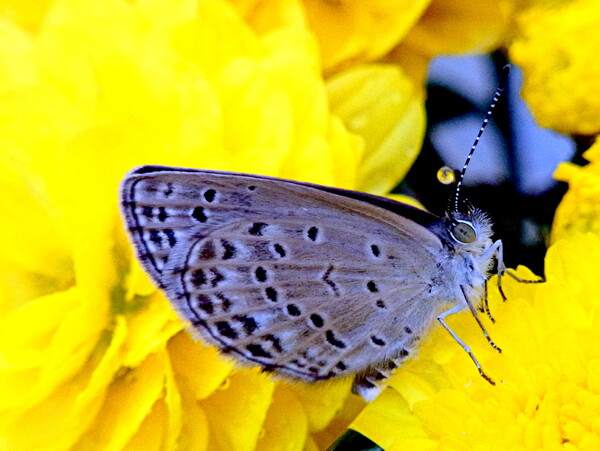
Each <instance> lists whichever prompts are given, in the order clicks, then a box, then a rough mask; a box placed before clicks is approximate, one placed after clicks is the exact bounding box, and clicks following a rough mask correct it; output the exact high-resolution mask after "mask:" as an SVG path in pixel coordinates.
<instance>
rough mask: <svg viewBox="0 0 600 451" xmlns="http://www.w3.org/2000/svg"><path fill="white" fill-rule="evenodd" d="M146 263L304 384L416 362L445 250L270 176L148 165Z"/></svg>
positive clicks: (196, 309)
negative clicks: (413, 352)
mask: <svg viewBox="0 0 600 451" xmlns="http://www.w3.org/2000/svg"><path fill="white" fill-rule="evenodd" d="M122 197H123V209H124V216H125V218H126V220H127V224H128V226H129V229H130V233H131V236H132V237H133V240H134V242H135V245H136V249H137V250H138V254H139V256H140V259H141V260H142V262H143V263H144V266H145V267H146V269H147V270H148V272H149V273H150V274H151V275H152V277H153V278H154V280H155V281H156V282H157V283H158V284H159V285H160V286H161V287H163V288H164V289H165V290H166V292H167V295H168V297H169V299H170V300H171V302H172V303H173V304H174V306H175V307H176V308H177V310H178V311H179V312H180V313H181V315H182V316H183V317H184V318H185V319H186V320H187V321H189V322H190V323H192V325H193V326H194V328H195V329H196V330H197V332H198V333H199V335H200V336H201V337H202V338H204V339H206V340H207V341H209V342H211V343H213V344H215V345H216V346H218V347H219V348H220V349H221V350H223V351H225V352H228V353H230V354H231V355H232V356H234V357H237V358H238V359H239V360H241V361H243V362H246V363H255V364H259V365H261V366H262V367H263V368H265V369H269V370H273V371H275V372H278V373H280V374H284V375H287V376H291V377H295V378H300V379H304V380H320V379H328V378H331V377H335V376H340V375H346V374H355V373H359V372H363V373H364V372H366V373H365V374H368V371H369V368H370V367H372V366H373V365H376V364H379V365H380V366H381V364H382V362H387V361H388V360H390V359H398V358H402V357H403V356H406V355H407V354H408V353H409V352H410V349H411V348H412V346H413V344H414V342H415V341H416V339H417V338H418V336H419V334H420V333H421V332H422V329H423V328H424V327H426V326H427V325H428V324H429V323H430V321H431V319H432V317H433V315H434V314H435V313H434V311H435V307H436V306H435V305H433V303H426V302H421V301H419V302H417V301H418V300H419V298H420V297H422V296H423V295H424V294H425V293H426V292H427V289H428V284H430V282H431V278H430V277H428V276H431V275H432V274H434V273H435V271H436V260H435V253H436V252H437V251H438V249H439V247H440V246H441V244H440V243H439V239H438V238H437V237H435V235H433V234H432V233H431V232H429V231H428V230H427V229H426V228H424V227H422V226H420V225H419V224H417V223H415V222H413V221H410V220H408V219H405V218H403V217H401V216H398V215H397V214H394V213H391V212H389V211H387V210H385V209H382V208H379V207H377V206H374V205H372V204H370V203H367V202H362V201H361V200H360V199H356V198H349V197H345V196H341V195H338V194H335V193H331V192H327V191H323V190H320V189H319V188H318V187H314V186H308V185H302V184H299V183H297V182H287V181H282V180H278V179H270V178H267V177H259V176H249V175H244V174H230V173H221V172H212V171H188V170H178V169H166V168H160V169H159V170H156V171H153V170H152V169H151V168H142V169H141V170H138V171H134V172H133V173H132V174H131V175H130V176H129V177H128V178H127V179H126V181H125V182H124V184H123V186H122Z"/></svg>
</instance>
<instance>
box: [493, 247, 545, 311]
mask: <svg viewBox="0 0 600 451" xmlns="http://www.w3.org/2000/svg"><path fill="white" fill-rule="evenodd" d="M486 255H489V256H494V257H495V258H496V261H497V265H498V277H497V279H496V281H497V283H498V291H499V292H500V296H502V301H504V302H506V300H507V297H506V295H505V294H504V290H503V289H502V276H503V275H504V274H508V275H509V276H510V277H512V278H513V279H515V280H516V281H517V282H519V283H544V282H545V281H546V278H545V277H541V278H540V279H535V280H527V279H522V278H520V277H519V276H517V275H516V274H515V273H514V272H512V271H511V270H510V269H508V268H507V267H506V266H505V265H504V248H503V246H502V241H500V240H498V241H496V242H495V243H494V244H493V245H491V246H490V248H489V249H488V250H487V251H486ZM485 302H486V304H487V296H486V301H485Z"/></svg>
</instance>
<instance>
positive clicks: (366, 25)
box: [230, 0, 524, 84]
mask: <svg viewBox="0 0 600 451" xmlns="http://www.w3.org/2000/svg"><path fill="white" fill-rule="evenodd" d="M230 2H231V4H233V5H235V7H236V8H237V10H238V11H240V13H241V14H242V15H243V16H244V18H245V19H246V21H247V22H248V23H249V24H250V25H251V26H252V27H253V28H254V29H255V30H256V31H257V32H259V33H263V32H265V31H269V30H271V29H272V28H273V27H274V26H283V25H285V26H286V27H300V28H302V27H308V28H309V29H310V30H311V31H312V32H313V33H314V34H315V36H316V39H317V41H318V44H319V49H320V53H321V64H322V67H323V69H324V71H325V73H327V74H332V73H336V72H338V71H340V70H342V69H344V68H347V67H350V66H355V65H357V64H360V63H365V62H373V61H378V60H379V61H382V60H385V61H393V62H394V63H397V64H399V65H400V66H401V67H402V68H403V70H404V71H405V72H406V73H407V74H408V75H409V76H410V77H411V78H412V79H413V80H415V81H416V82H417V83H419V84H422V83H424V80H425V75H426V72H427V65H428V64H429V61H430V59H431V58H432V57H434V56H436V55H440V54H448V53H465V52H470V53H481V52H485V51H490V50H493V49H495V48H496V47H498V46H500V45H501V44H502V43H503V42H504V41H505V40H506V39H507V37H509V36H510V30H511V27H512V25H513V21H514V15H515V13H516V11H518V10H520V9H521V8H522V3H524V2H522V1H520V0H503V1H500V2H491V3H487V4H485V6H484V7H482V6H481V5H480V4H479V3H475V2H471V1H468V0H452V1H448V0H433V1H432V0H418V1H414V0H413V1H409V0H377V1H368V2H366V1H361V0H336V1H331V0H303V1H301V0H285V1H280V0H279V1H267V2H265V1H258V0H230Z"/></svg>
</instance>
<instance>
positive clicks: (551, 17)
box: [510, 0, 600, 135]
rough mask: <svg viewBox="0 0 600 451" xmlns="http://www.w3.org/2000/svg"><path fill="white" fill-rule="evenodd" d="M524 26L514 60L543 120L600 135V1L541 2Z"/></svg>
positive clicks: (525, 18) (513, 48) (525, 17)
mask: <svg viewBox="0 0 600 451" xmlns="http://www.w3.org/2000/svg"><path fill="white" fill-rule="evenodd" d="M519 24H520V34H519V37H518V38H517V39H516V40H515V42H514V43H513V44H512V45H511V46H510V58H511V60H512V61H514V62H515V63H516V64H518V65H520V66H521V68H522V69H523V73H524V84H523V91H522V95H523V98H524V99H525V101H526V102H527V104H528V105H529V107H530V108H531V111H532V112H533V115H534V116H535V118H536V120H537V121H538V123H539V124H540V125H541V126H542V127H549V128H553V129H554V130H556V131H559V132H561V133H566V134H581V135H593V134H597V133H598V132H599V131H600V114H598V112H599V111H600V96H598V88H597V80H598V78H599V77H600V61H599V60H598V55H597V52H598V48H599V47H600V35H599V34H598V33H597V30H598V27H599V26H600V4H598V2H596V1H594V0H576V1H572V2H540V4H539V5H536V6H535V7H532V8H531V9H529V10H527V11H526V12H524V13H523V14H522V16H521V17H520V20H519ZM549 30H551V32H549Z"/></svg>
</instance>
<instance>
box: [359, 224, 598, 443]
mask: <svg viewBox="0 0 600 451" xmlns="http://www.w3.org/2000/svg"><path fill="white" fill-rule="evenodd" d="M599 267H600V239H599V238H598V236H597V235H592V234H580V233H572V234H570V236H569V237H567V238H565V239H561V240H559V241H557V242H556V243H555V244H554V245H553V246H552V247H551V248H550V249H549V251H548V255H547V258H546V275H547V279H548V280H547V282H546V283H544V284H532V285H531V284H519V283H518V282H516V281H514V280H512V279H510V278H509V277H506V279H503V286H504V288H505V290H506V294H507V297H508V301H507V302H506V303H502V302H501V301H500V300H499V299H498V295H497V294H496V290H491V292H490V295H492V294H494V295H493V296H492V297H491V299H490V301H491V307H492V313H493V315H494V317H495V319H496V323H495V324H494V325H490V324H489V322H488V325H487V328H488V331H489V332H490V334H491V335H492V338H493V339H494V340H495V342H496V343H497V344H498V345H499V346H501V348H502V351H503V352H502V354H498V353H497V352H495V351H494V350H492V349H491V348H490V347H489V345H488V344H487V342H486V341H485V340H484V339H483V337H482V335H481V333H480V331H479V329H478V328H477V326H476V324H475V322H474V320H473V318H472V317H471V316H470V314H469V313H465V314H461V315H460V316H459V317H457V318H454V321H453V323H452V327H453V329H454V330H455V331H460V332H459V333H460V335H461V337H462V338H463V339H464V341H465V342H466V343H468V344H469V345H470V346H472V349H473V352H474V353H475V355H476V356H477V358H478V359H479V360H480V362H481V363H482V366H483V368H484V369H485V371H486V372H487V373H488V374H489V375H490V376H492V377H493V378H494V379H495V380H496V382H497V385H496V386H492V385H490V384H488V383H487V382H486V381H484V380H483V379H482V378H481V377H480V376H479V375H478V373H477V371H476V370H475V368H474V366H473V363H472V362H471V360H470V359H469V358H468V356H467V355H466V353H464V351H463V350H462V349H461V348H460V347H459V346H458V345H457V344H456V343H455V342H453V340H452V338H451V337H450V336H449V335H448V334H447V333H446V331H444V330H441V328H439V327H438V328H436V329H435V331H434V332H433V333H432V334H431V336H430V337H429V338H428V339H427V342H426V343H424V344H423V346H422V347H421V350H420V356H419V358H418V360H413V361H411V362H408V363H407V364H406V365H405V366H403V367H402V368H401V369H400V370H399V371H398V373H397V374H396V375H395V377H394V378H393V379H392V380H391V383H390V386H391V388H388V389H387V390H385V391H384V392H383V393H382V395H381V396H380V398H378V399H377V400H375V401H374V402H373V403H371V404H370V405H369V406H368V407H367V408H366V409H365V410H364V411H363V412H362V413H361V415H360V416H359V417H358V418H357V420H355V422H354V423H353V424H352V425H351V427H352V428H353V429H356V430H358V431H359V432H361V433H363V434H364V435H367V436H368V437H369V438H371V439H372V440H374V441H375V442H376V443H377V444H378V445H380V446H382V447H383V448H384V449H386V450H387V451H392V450H400V449H438V448H439V447H441V448H444V449H562V448H563V447H565V446H567V445H569V446H572V447H573V449H598V447H600V422H599V421H598V418H600V402H599V400H600V350H599V349H598V346H597V343H598V342H599V340H600V324H599V323H598V321H599V318H600V317H599V316H598V314H597V312H598V311H600V283H599V282H598V275H597V272H598V268H599ZM518 273H519V274H520V275H521V276H522V277H526V278H532V275H531V273H529V272H528V271H526V270H525V269H521V270H520V271H519V272H518ZM492 284H493V281H492Z"/></svg>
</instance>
